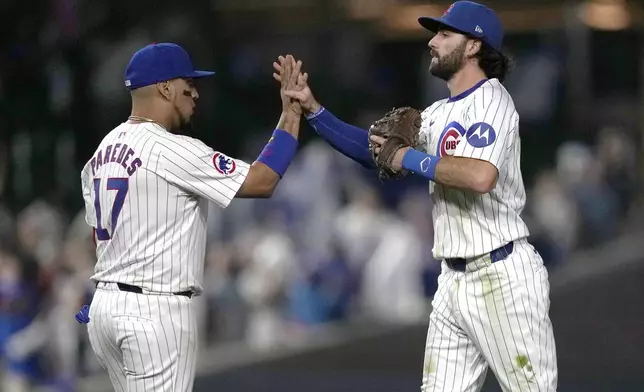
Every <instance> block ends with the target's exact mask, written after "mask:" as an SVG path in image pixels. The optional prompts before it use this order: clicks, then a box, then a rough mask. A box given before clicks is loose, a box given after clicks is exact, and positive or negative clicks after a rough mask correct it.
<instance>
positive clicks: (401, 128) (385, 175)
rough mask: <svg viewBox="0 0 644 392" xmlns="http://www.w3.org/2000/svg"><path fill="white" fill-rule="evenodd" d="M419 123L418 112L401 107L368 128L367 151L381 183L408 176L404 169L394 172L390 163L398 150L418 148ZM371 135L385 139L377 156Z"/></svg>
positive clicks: (420, 120)
mask: <svg viewBox="0 0 644 392" xmlns="http://www.w3.org/2000/svg"><path fill="white" fill-rule="evenodd" d="M421 122H422V119H421V116H420V111H419V110H417V109H414V108H410V107H402V108H397V109H393V110H392V111H390V112H389V113H387V114H385V116H384V117H383V118H381V119H380V120H377V121H376V122H374V123H373V124H372V125H371V127H369V150H370V151H371V156H372V158H373V161H374V162H375V163H376V167H377V168H378V177H379V178H380V180H381V181H382V180H385V179H389V178H403V177H405V176H407V174H409V172H408V171H407V170H405V169H403V170H401V171H395V170H394V169H393V168H392V166H391V161H392V159H393V157H394V154H395V153H396V151H398V150H399V149H400V148H402V147H412V148H416V147H418V146H419V144H420V125H421ZM371 135H376V136H381V137H383V138H385V139H386V140H385V142H384V143H383V144H382V145H381V146H380V152H379V153H378V154H376V153H375V147H377V145H374V143H373V142H371Z"/></svg>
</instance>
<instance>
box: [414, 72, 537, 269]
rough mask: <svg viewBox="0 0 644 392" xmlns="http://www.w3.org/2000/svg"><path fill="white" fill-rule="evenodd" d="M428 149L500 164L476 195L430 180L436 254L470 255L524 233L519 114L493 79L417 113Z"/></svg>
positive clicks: (445, 256) (486, 250)
mask: <svg viewBox="0 0 644 392" xmlns="http://www.w3.org/2000/svg"><path fill="white" fill-rule="evenodd" d="M422 118H423V121H422V126H421V130H420V133H421V137H422V138H424V140H425V141H426V148H427V151H426V152H427V153H428V154H431V155H437V156H445V155H453V156H460V157H468V158H477V159H481V160H485V161H488V162H490V163H492V164H493V165H494V166H496V168H497V169H498V170H499V178H498V181H497V183H496V186H495V187H494V189H493V190H492V191H491V192H490V193H487V194H484V195H478V194H475V193H473V192H466V191H462V190H459V189H454V188H450V187H446V186H443V185H440V184H437V183H434V182H432V181H430V184H429V192H430V194H431V196H432V200H433V203H434V205H433V211H432V215H433V220H434V233H435V234H434V248H433V253H434V257H435V258H436V259H444V258H451V257H462V258H468V257H474V256H479V255H482V254H485V253H488V252H490V251H492V250H494V249H496V248H498V247H500V246H503V245H505V244H506V243H508V242H509V241H512V240H516V239H519V238H523V237H527V236H528V234H529V233H528V228H527V226H526V225H525V223H524V222H523V220H522V219H521V217H520V214H521V211H522V210H523V208H524V205H525V201H526V193H525V188H524V185H523V178H522V176H521V168H520V161H521V143H520V138H519V115H518V113H517V111H516V109H515V107H514V103H513V101H512V98H511V97H510V94H508V92H507V91H506V89H505V87H503V85H502V84H501V83H500V82H499V80H498V79H489V80H486V81H482V82H481V83H479V84H477V85H476V86H474V88H472V89H470V90H468V91H466V92H464V93H463V94H460V95H458V96H455V97H452V98H449V99H443V100H440V101H437V102H435V103H434V104H432V105H431V106H430V107H429V108H427V109H426V110H425V111H423V114H422Z"/></svg>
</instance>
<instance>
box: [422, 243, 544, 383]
mask: <svg viewBox="0 0 644 392" xmlns="http://www.w3.org/2000/svg"><path fill="white" fill-rule="evenodd" d="M549 292H550V284H549V282H548V272H547V270H546V268H545V267H544V265H543V260H542V259H541V256H539V254H538V253H537V252H536V251H535V249H534V248H533V247H532V245H530V244H528V243H527V241H526V240H519V241H515V244H514V251H513V253H512V254H510V256H509V257H508V258H506V259H505V260H502V261H498V262H496V263H491V262H490V257H489V256H488V255H486V256H482V257H480V258H477V259H474V260H472V261H468V263H467V270H466V271H465V272H459V271H454V270H452V269H450V268H449V267H448V266H447V265H446V264H445V262H443V265H442V271H441V274H440V276H439V278H438V290H437V291H436V294H435V295H434V299H433V301H432V307H433V310H432V313H431V315H430V317H429V330H428V332H427V344H426V346H425V360H424V365H423V384H422V387H421V391H422V392H438V391H440V392H447V391H449V392H460V391H462V392H471V391H479V390H480V389H481V388H482V386H483V382H484V381H485V376H486V374H487V369H488V366H489V367H491V368H492V371H493V372H494V374H495V376H496V378H497V380H498V381H499V383H500V385H501V388H502V389H503V390H504V391H512V392H519V391H530V392H531V391H540V392H553V391H556V390H557V355H556V350H555V340H554V335H553V331H552V324H551V322H550V318H549V316H548V311H549V308H550V299H549Z"/></svg>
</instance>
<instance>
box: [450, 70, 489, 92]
mask: <svg viewBox="0 0 644 392" xmlns="http://www.w3.org/2000/svg"><path fill="white" fill-rule="evenodd" d="M486 77H487V76H486V75H485V73H484V72H483V71H482V70H480V69H478V68H477V69H472V68H463V69H462V70H460V71H459V72H457V73H455V74H454V76H452V78H451V79H450V80H449V81H448V82H447V88H449V94H450V96H451V97H456V96H458V95H460V94H463V93H464V92H466V91H467V90H469V89H471V88H472V87H474V86H476V84H477V83H479V82H480V81H481V80H483V79H485V78H486Z"/></svg>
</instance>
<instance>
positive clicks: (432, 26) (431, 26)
mask: <svg viewBox="0 0 644 392" xmlns="http://www.w3.org/2000/svg"><path fill="white" fill-rule="evenodd" d="M418 23H420V25H421V26H423V27H424V28H426V29H427V30H429V31H431V32H434V33H438V30H440V29H442V28H445V27H447V28H449V29H452V30H455V31H461V32H462V30H461V29H458V28H456V27H454V26H452V25H451V24H449V23H445V21H442V20H440V19H438V18H431V17H429V16H421V17H420V18H418Z"/></svg>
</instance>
